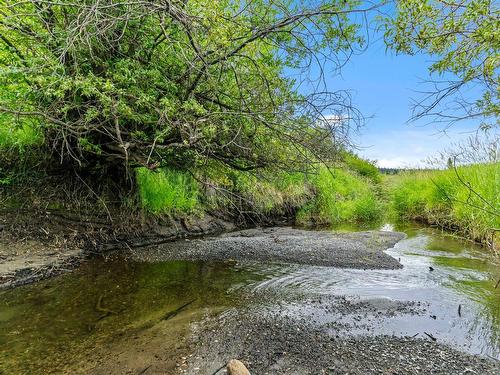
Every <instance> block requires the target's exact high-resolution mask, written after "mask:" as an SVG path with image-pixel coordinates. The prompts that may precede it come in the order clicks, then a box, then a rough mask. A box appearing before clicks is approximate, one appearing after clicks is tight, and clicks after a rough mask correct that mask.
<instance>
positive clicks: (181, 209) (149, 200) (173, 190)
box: [136, 168, 200, 214]
mask: <svg viewBox="0 0 500 375" xmlns="http://www.w3.org/2000/svg"><path fill="white" fill-rule="evenodd" d="M136 177H137V184H138V187H139V195H140V199H141V203H142V205H143V207H144V208H145V209H146V210H148V211H150V212H153V213H156V214H161V213H167V214H186V213H194V212H195V211H198V210H199V209H200V206H199V201H198V195H199V190H198V185H197V183H196V181H195V180H194V179H193V177H191V176H190V175H189V174H187V173H185V172H181V171H176V170H172V169H162V170H159V171H150V170H148V169H146V168H138V169H137V170H136Z"/></svg>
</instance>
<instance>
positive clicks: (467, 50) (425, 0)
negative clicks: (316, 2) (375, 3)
mask: <svg viewBox="0 0 500 375" xmlns="http://www.w3.org/2000/svg"><path fill="white" fill-rule="evenodd" d="M396 4H397V13H396V16H395V17H393V18H387V19H386V23H385V25H386V32H385V39H386V42H387V44H388V46H389V47H390V48H393V49H394V50H396V51H397V52H400V53H407V54H416V53H419V52H424V53H429V54H430V55H431V56H433V57H434V58H435V61H434V63H433V64H432V65H431V66H430V68H429V70H430V73H434V74H437V75H438V76H439V77H440V78H439V80H435V81H432V82H431V83H432V88H431V89H429V90H428V91H426V92H425V93H424V95H423V97H422V98H421V99H420V100H418V101H417V102H416V104H415V107H414V110H415V116H414V117H415V118H416V119H418V118H421V117H424V116H431V117H432V118H433V119H434V120H437V121H444V122H446V123H453V122H455V121H457V120H463V119H480V120H482V121H483V124H482V126H483V127H484V128H489V127H491V126H495V121H496V126H498V117H499V113H500V89H499V71H500V70H499V64H500V54H499V51H500V32H499V30H500V17H499V16H500V8H499V3H498V2H497V1H492V0H400V1H397V2H396ZM492 120H493V121H492Z"/></svg>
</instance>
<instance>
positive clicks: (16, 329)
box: [0, 226, 500, 374]
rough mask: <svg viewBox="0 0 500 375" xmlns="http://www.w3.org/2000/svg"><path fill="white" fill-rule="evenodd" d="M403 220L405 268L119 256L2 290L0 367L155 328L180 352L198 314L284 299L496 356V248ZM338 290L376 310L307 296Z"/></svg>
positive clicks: (7, 369)
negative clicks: (401, 307) (401, 308)
mask: <svg viewBox="0 0 500 375" xmlns="http://www.w3.org/2000/svg"><path fill="white" fill-rule="evenodd" d="M385 229H392V228H390V227H387V226H386V227H385ZM396 229H397V230H404V231H405V232H406V233H407V234H408V238H407V239H406V240H403V241H401V242H400V243H398V244H397V245H396V246H395V247H394V248H393V249H390V250H388V253H389V254H390V255H392V256H393V257H395V258H397V259H400V262H401V263H402V264H403V265H404V268H403V269H402V270H387V271H385V270H370V271H363V270H351V269H335V268H328V267H315V266H306V265H290V264H259V263H241V264H240V263H236V262H232V261H228V262H225V263H211V264H204V263H197V262H182V261H175V262H161V263H139V262H131V261H126V260H123V259H120V258H117V257H113V258H110V259H94V260H92V261H89V262H87V263H85V264H84V265H82V266H81V267H80V268H79V269H78V270H76V271H74V272H72V273H68V274H65V275H61V276H59V277H55V278H53V279H49V280H45V281H42V282H39V283H37V284H34V285H28V286H24V287H20V288H17V289H13V290H8V291H3V292H1V293H0V373H5V374H18V373H19V374H22V373H26V374H32V373H64V372H66V373H74V372H77V370H76V369H80V370H81V371H84V370H83V369H85V368H86V367H85V364H88V362H91V361H92V358H95V357H96V356H97V357H98V356H99V355H101V354H102V353H105V352H109V351H110V350H116V348H120V347H121V346H125V345H130V342H133V339H137V338H138V337H140V336H141V335H143V334H144V332H151V330H152V329H154V330H155V335H159V336H161V337H162V341H161V342H162V343H164V344H162V345H164V347H162V348H161V350H163V351H167V352H168V351H169V350H170V349H169V348H170V347H172V353H174V347H173V346H172V345H176V343H178V342H180V341H181V338H180V337H179V336H183V335H188V334H190V332H191V330H192V327H193V325H196V324H197V323H199V322H200V321H201V319H203V318H204V317H206V316H207V315H210V314H215V313H219V312H223V311H231V309H235V308H236V309H238V308H242V307H246V308H248V307H250V308H252V309H257V310H258V311H261V312H262V313H275V312H276V309H277V308H278V306H279V311H280V312H281V313H286V314H290V315H291V316H296V317H298V318H299V317H300V318H307V319H311V320H312V321H315V322H317V323H318V324H331V323H332V324H333V323H335V324H334V325H332V329H335V330H339V326H341V325H339V323H342V322H343V321H345V323H346V326H345V327H348V328H346V329H345V331H344V332H338V333H340V334H346V335H351V334H353V335H357V334H396V335H406V336H415V335H416V336H417V337H421V338H424V339H426V338H427V336H426V335H425V333H428V334H430V335H431V336H433V337H434V338H436V339H437V340H438V341H439V342H444V343H447V344H449V345H452V346H454V347H456V348H459V349H461V350H464V351H467V352H470V353H476V354H480V355H483V356H489V357H492V358H497V359H500V287H499V288H497V289H495V285H496V282H497V281H498V280H499V279H500V269H499V267H498V264H495V262H494V260H493V259H492V257H491V256H490V254H489V253H488V251H486V250H485V249H483V248H481V247H479V246H476V245H473V244H471V243H469V242H464V241H460V240H457V239H455V238H453V237H452V236H450V235H447V234H445V233H443V232H440V231H438V230H434V229H430V228H422V227H418V226H413V227H402V228H398V227H396ZM431 269H432V270H431ZM338 296H345V298H347V299H348V300H351V301H353V303H360V302H363V301H368V302H369V303H370V307H371V310H370V311H368V313H367V312H366V311H365V312H364V315H363V314H361V312H360V313H359V315H358V314H353V313H352V312H350V313H341V312H340V311H336V310H335V309H324V308H322V307H321V306H320V305H317V304H315V305H311V304H310V303H309V302H308V299H310V298H322V297H325V298H326V300H327V301H331V300H332V298H333V299H335V298H337V297H338ZM394 301H418V302H419V304H418V305H415V308H416V310H418V313H417V314H415V313H412V314H408V313H405V312H401V313H399V312H396V313H394V314H385V313H384V314H381V313H380V311H387V309H390V307H391V306H392V305H391V303H393V302H394ZM372 310H373V311H372ZM459 310H460V312H459ZM358 316H359V318H358ZM353 322H358V323H357V324H355V325H353V324H352V323H353ZM424 332H425V333H424ZM168 340H171V341H168ZM167 342H169V344H168V345H171V346H168V345H167V344H166V343H167ZM167 354H168V353H167Z"/></svg>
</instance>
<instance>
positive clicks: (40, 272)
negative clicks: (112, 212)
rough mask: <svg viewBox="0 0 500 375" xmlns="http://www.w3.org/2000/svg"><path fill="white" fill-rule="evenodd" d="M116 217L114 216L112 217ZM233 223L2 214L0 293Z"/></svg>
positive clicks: (223, 228) (45, 213)
mask: <svg viewBox="0 0 500 375" xmlns="http://www.w3.org/2000/svg"><path fill="white" fill-rule="evenodd" d="M116 216H117V217H118V215H116ZM234 228H235V225H234V224H232V223H230V222H228V221H225V220H223V219H220V218H217V217H213V216H210V215H205V216H203V217H189V218H179V219H174V218H171V217H156V218H152V217H147V218H142V219H141V218H139V217H130V216H126V215H125V216H123V218H122V220H121V221H120V220H117V219H116V220H114V221H112V222H111V221H109V218H107V217H106V216H99V217H98V216H93V215H91V214H89V213H79V212H68V211H61V210H49V209H47V210H22V209H19V210H4V211H0V289H7V288H12V287H16V286H20V285H26V284H30V283H33V282H36V281H39V280H42V279H45V278H48V277H52V276H56V275H59V274H61V273H64V272H68V271H71V270H73V269H74V268H76V267H77V266H78V265H80V264H81V262H83V261H85V260H86V259H88V258H89V257H92V256H96V255H103V254H107V253H109V252H110V251H113V250H118V251H120V250H121V249H125V248H140V247H143V246H150V245H154V244H161V243H165V242H170V241H174V240H176V239H180V238H195V237H199V236H206V235H214V234H218V233H223V232H227V231H230V230H234Z"/></svg>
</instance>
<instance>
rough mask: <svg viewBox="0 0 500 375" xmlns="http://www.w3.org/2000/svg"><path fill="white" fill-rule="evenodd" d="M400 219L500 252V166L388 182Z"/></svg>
mask: <svg viewBox="0 0 500 375" xmlns="http://www.w3.org/2000/svg"><path fill="white" fill-rule="evenodd" d="M388 179H389V180H388V182H387V184H388V189H389V194H390V201H391V207H392V209H393V212H394V213H395V215H396V216H397V217H398V218H399V219H404V220H421V221H425V222H428V223H431V224H437V225H439V226H441V227H444V228H447V229H451V230H454V231H458V232H460V233H461V234H463V235H464V236H466V237H468V238H471V239H473V240H476V241H480V242H483V243H487V244H489V245H490V246H492V247H495V248H497V249H498V248H499V246H500V244H499V235H498V229H499V228H500V217H499V216H498V213H499V210H500V201H499V197H500V164H499V163H491V164H476V165H470V166H463V167H459V168H457V170H456V171H455V170H454V169H448V170H439V171H437V170H436V171H414V172H406V173H403V174H400V175H398V176H391V177H389V178H388Z"/></svg>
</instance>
